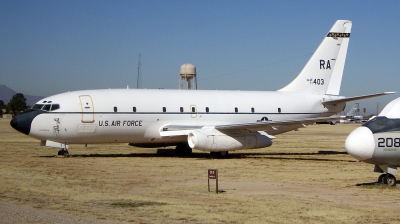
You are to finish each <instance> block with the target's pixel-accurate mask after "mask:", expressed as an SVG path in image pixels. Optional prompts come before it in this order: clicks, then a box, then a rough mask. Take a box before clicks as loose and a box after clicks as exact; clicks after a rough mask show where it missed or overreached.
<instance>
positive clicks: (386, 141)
mask: <svg viewBox="0 0 400 224" xmlns="http://www.w3.org/2000/svg"><path fill="white" fill-rule="evenodd" d="M378 147H400V138H378Z"/></svg>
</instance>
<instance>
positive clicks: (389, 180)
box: [378, 173, 397, 187]
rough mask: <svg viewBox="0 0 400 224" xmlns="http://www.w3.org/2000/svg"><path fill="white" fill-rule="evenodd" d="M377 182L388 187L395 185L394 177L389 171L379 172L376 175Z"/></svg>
mask: <svg viewBox="0 0 400 224" xmlns="http://www.w3.org/2000/svg"><path fill="white" fill-rule="evenodd" d="M378 183H382V184H387V185H388V186H389V187H393V186H396V184H397V182H396V177H395V176H394V175H393V174H390V173H384V174H381V175H380V176H379V177H378Z"/></svg>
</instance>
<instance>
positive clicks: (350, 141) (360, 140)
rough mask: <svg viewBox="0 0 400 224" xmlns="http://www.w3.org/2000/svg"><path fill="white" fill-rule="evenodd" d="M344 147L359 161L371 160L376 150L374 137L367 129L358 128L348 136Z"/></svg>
mask: <svg viewBox="0 0 400 224" xmlns="http://www.w3.org/2000/svg"><path fill="white" fill-rule="evenodd" d="M344 147H345V148H346V151H347V153H348V154H349V155H351V156H352V157H354V158H356V159H358V160H361V161H363V160H367V159H371V158H372V155H373V153H374V149H375V140H374V135H373V134H372V132H371V130H369V129H368V128H367V127H359V128H356V129H355V130H354V131H353V132H351V133H350V134H349V136H347V139H346V142H345V143H344Z"/></svg>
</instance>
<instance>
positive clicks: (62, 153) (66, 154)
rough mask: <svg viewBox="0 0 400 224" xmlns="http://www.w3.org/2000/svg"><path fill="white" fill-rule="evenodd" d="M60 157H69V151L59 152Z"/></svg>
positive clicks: (62, 150) (61, 150)
mask: <svg viewBox="0 0 400 224" xmlns="http://www.w3.org/2000/svg"><path fill="white" fill-rule="evenodd" d="M58 155H59V156H64V157H69V153H68V149H60V150H59V151H58Z"/></svg>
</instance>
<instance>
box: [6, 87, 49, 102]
mask: <svg viewBox="0 0 400 224" xmlns="http://www.w3.org/2000/svg"><path fill="white" fill-rule="evenodd" d="M15 94H17V92H15V91H14V90H12V89H10V88H8V87H7V86H6V85H0V100H3V102H4V104H7V103H8V102H9V101H10V100H11V98H12V97H13V96H14V95H15ZM22 94H24V93H22ZM24 96H25V98H26V104H27V105H33V104H35V103H36V102H37V101H39V100H41V99H43V98H44V97H43V96H31V95H26V94H24Z"/></svg>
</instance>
